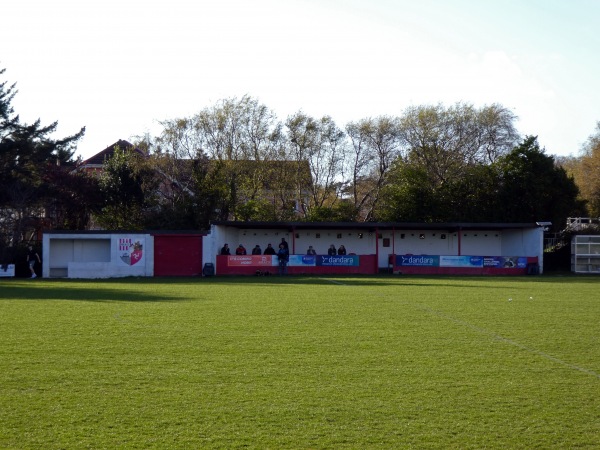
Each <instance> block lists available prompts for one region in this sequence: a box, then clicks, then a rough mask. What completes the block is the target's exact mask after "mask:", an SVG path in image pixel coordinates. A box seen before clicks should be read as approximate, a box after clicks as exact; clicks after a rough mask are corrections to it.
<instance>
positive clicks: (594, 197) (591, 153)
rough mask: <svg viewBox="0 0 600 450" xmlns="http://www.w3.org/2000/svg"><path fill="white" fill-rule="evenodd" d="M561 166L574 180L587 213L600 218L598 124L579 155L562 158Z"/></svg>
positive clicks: (599, 128) (599, 139)
mask: <svg viewBox="0 0 600 450" xmlns="http://www.w3.org/2000/svg"><path fill="white" fill-rule="evenodd" d="M561 165H562V166H563V167H564V168H565V170H567V172H568V173H569V174H570V175H572V176H573V178H574V179H575V182H576V183H577V186H578V187H579V191H580V193H581V199H582V200H583V201H585V203H586V205H587V210H588V211H587V212H588V213H589V214H590V215H591V216H592V217H600V122H598V123H597V124H596V130H595V132H594V133H593V134H592V135H590V136H589V137H588V140H587V142H586V143H585V144H584V145H583V147H582V149H581V152H580V155H579V156H578V157H576V158H563V159H562V160H561Z"/></svg>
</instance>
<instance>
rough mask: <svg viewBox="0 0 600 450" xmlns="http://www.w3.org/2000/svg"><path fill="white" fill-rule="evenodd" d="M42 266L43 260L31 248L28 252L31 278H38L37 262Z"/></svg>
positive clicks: (31, 247) (30, 247)
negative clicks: (36, 271)
mask: <svg viewBox="0 0 600 450" xmlns="http://www.w3.org/2000/svg"><path fill="white" fill-rule="evenodd" d="M36 261H37V262H38V263H40V264H41V262H42V260H41V259H40V255H39V254H38V252H36V251H35V250H34V249H33V246H31V245H30V246H29V251H28V252H27V263H28V264H29V270H31V278H37V275H36V273H35V262H36Z"/></svg>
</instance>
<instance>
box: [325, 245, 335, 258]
mask: <svg viewBox="0 0 600 450" xmlns="http://www.w3.org/2000/svg"><path fill="white" fill-rule="evenodd" d="M327 254H328V255H330V256H335V255H337V251H336V249H335V245H333V244H331V245H330V246H329V249H328V250H327Z"/></svg>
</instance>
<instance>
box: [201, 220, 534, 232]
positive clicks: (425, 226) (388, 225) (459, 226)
mask: <svg viewBox="0 0 600 450" xmlns="http://www.w3.org/2000/svg"><path fill="white" fill-rule="evenodd" d="M544 223H545V222H544ZM211 225H221V226H227V227H233V228H240V229H241V228H243V229H247V230H252V229H283V230H288V231H295V230H315V229H320V230H323V229H327V230H334V229H335V230H351V229H352V230H363V231H367V232H374V231H382V230H439V231H447V232H452V231H458V230H481V231H484V230H507V229H527V228H539V227H543V224H542V223H539V222H531V223H467V222H446V223H423V222H236V221H215V222H211Z"/></svg>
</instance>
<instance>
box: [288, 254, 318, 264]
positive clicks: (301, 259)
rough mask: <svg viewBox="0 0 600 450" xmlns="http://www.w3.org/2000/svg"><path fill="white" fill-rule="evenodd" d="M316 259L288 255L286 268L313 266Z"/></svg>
mask: <svg viewBox="0 0 600 450" xmlns="http://www.w3.org/2000/svg"><path fill="white" fill-rule="evenodd" d="M316 264H317V257H316V256H315V255H290V259H289V261H288V266H292V267H298V266H315V265H316Z"/></svg>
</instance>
